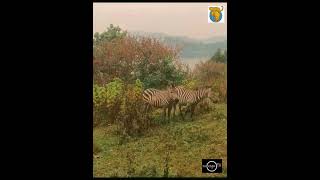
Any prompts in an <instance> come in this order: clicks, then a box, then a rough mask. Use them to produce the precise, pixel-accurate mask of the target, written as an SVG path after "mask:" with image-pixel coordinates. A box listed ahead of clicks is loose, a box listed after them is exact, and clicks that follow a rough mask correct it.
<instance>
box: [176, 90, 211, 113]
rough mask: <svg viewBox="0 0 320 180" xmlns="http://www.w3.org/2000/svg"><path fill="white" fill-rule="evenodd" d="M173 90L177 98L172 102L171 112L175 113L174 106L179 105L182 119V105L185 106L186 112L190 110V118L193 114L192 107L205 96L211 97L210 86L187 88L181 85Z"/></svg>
mask: <svg viewBox="0 0 320 180" xmlns="http://www.w3.org/2000/svg"><path fill="white" fill-rule="evenodd" d="M175 92H176V93H177V98H176V100H175V101H174V104H173V108H174V110H173V114H175V111H176V106H177V105H178V106H179V111H180V115H181V117H182V119H184V116H183V113H182V106H186V107H187V110H186V112H185V113H187V112H191V118H192V116H193V114H194V109H195V107H196V106H197V104H198V103H199V102H201V101H202V100H203V99H205V98H210V99H211V98H212V93H211V88H200V89H198V90H189V89H186V88H184V87H182V86H178V87H175Z"/></svg>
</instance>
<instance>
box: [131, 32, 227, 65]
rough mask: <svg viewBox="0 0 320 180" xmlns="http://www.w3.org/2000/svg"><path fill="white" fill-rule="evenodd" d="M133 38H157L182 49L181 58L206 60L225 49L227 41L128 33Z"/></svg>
mask: <svg viewBox="0 0 320 180" xmlns="http://www.w3.org/2000/svg"><path fill="white" fill-rule="evenodd" d="M129 34H131V35H134V36H138V37H139V36H146V37H153V38H157V39H159V40H160V41H162V42H164V43H166V44H168V45H173V46H176V45H178V46H180V47H182V51H181V58H182V59H186V58H207V57H211V56H213V54H214V53H215V52H216V50H217V49H218V48H221V49H226V48H227V40H226V39H225V38H224V37H212V38H208V39H204V40H198V39H192V38H190V37H186V36H171V35H167V34H164V33H149V32H143V31H134V32H129Z"/></svg>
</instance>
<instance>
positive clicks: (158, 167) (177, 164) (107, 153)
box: [93, 104, 227, 177]
mask: <svg viewBox="0 0 320 180" xmlns="http://www.w3.org/2000/svg"><path fill="white" fill-rule="evenodd" d="M226 113H227V112H226V104H218V105H216V109H215V110H213V111H211V112H209V113H206V114H199V115H195V118H194V120H193V121H191V120H190V119H189V118H186V120H185V121H182V120H180V119H179V118H175V119H174V120H172V121H170V123H159V122H161V120H160V118H158V119H156V121H157V123H156V125H155V126H153V127H151V128H150V129H149V131H148V132H146V134H145V135H144V136H142V137H132V138H129V139H128V140H127V141H126V142H125V143H119V141H120V139H119V137H118V136H117V135H116V133H115V132H114V131H115V126H114V125H110V126H108V127H97V128H95V129H94V131H93V138H94V143H95V144H96V145H97V146H98V147H99V148H100V150H101V151H100V152H98V156H99V158H94V160H93V174H94V177H114V176H117V177H127V176H130V177H131V176H136V177H146V176H147V177H151V176H152V177H162V176H163V174H164V168H165V157H166V153H169V160H168V164H169V177H175V176H183V177H225V176H226V175H227V120H226V119H227V118H226ZM209 158H212V159H223V160H222V166H223V173H220V174H219V173H202V172H201V161H202V159H209ZM129 159H131V161H132V162H131V163H130V162H129ZM128 174H129V175H128Z"/></svg>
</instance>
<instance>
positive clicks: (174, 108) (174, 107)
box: [173, 103, 177, 117]
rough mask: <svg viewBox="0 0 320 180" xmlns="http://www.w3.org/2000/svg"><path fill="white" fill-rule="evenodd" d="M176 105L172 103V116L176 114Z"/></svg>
mask: <svg viewBox="0 0 320 180" xmlns="http://www.w3.org/2000/svg"><path fill="white" fill-rule="evenodd" d="M176 106H177V104H176V103H174V104H173V117H175V116H176Z"/></svg>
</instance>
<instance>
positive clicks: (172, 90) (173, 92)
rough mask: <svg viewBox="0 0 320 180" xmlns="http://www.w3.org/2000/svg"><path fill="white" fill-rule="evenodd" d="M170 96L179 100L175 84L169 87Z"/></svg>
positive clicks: (171, 98)
mask: <svg viewBox="0 0 320 180" xmlns="http://www.w3.org/2000/svg"><path fill="white" fill-rule="evenodd" d="M167 92H168V96H169V99H170V100H174V101H175V100H177V99H178V95H177V89H176V88H175V87H174V85H170V86H169V87H168V89H167Z"/></svg>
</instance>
